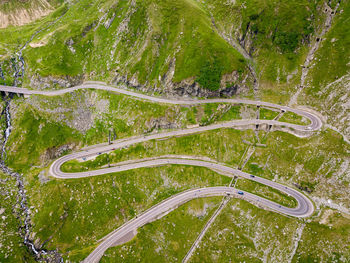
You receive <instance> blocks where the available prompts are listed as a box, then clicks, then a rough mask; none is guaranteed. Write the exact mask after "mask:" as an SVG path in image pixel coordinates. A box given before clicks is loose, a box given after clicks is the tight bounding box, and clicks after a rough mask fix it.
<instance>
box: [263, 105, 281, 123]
mask: <svg viewBox="0 0 350 263" xmlns="http://www.w3.org/2000/svg"><path fill="white" fill-rule="evenodd" d="M278 114H279V112H278V111H273V110H269V109H266V108H260V119H262V120H273V119H274V118H276V117H277V116H278Z"/></svg>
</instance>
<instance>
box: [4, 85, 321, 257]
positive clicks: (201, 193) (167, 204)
mask: <svg viewBox="0 0 350 263" xmlns="http://www.w3.org/2000/svg"><path fill="white" fill-rule="evenodd" d="M79 89H98V90H107V91H112V92H117V93H121V94H125V95H128V96H132V97H136V98H138V99H143V100H148V101H151V102H155V103H166V104H176V105H197V104H205V103H242V104H250V105H257V106H265V107H272V108H277V109H280V110H281V111H290V112H293V113H295V114H298V115H301V116H303V117H305V118H307V119H309V120H310V122H311V123H310V124H309V125H306V126H302V125H296V124H290V123H284V122H279V121H275V120H260V119H254V120H234V121H229V122H224V123H218V124H212V125H208V126H202V127H195V128H191V129H182V130H175V131H169V132H162V133H156V134H151V135H144V136H135V137H131V138H128V139H121V140H117V141H114V142H112V144H110V145H107V144H101V145H97V146H92V147H90V148H89V149H85V150H82V151H80V152H76V153H72V154H69V155H66V156H63V157H61V158H59V159H57V160H55V161H54V162H53V164H52V165H51V166H50V170H49V173H50V175H51V176H53V177H56V178H60V179H74V178H83V177H90V176H97V175H102V174H107V173H114V172H121V171H126V170H131V169H138V168H142V167H154V166H159V165H170V164H175V165H191V166H199V167H206V168H209V169H212V170H214V171H217V172H219V173H222V174H224V175H226V176H230V177H233V176H240V177H242V178H246V179H249V180H253V181H256V182H258V183H261V184H264V185H267V186H270V187H272V188H274V189H277V190H279V191H281V192H284V193H286V194H288V195H290V196H292V197H293V198H295V199H296V201H297V206H296V207H295V208H289V207H285V206H281V205H279V204H277V203H275V202H273V201H270V200H267V199H265V198H262V197H259V196H256V195H254V194H251V193H248V192H244V195H239V194H238V189H235V188H232V187H224V186H219V187H207V188H202V189H191V190H188V191H185V192H182V193H179V194H177V195H174V196H172V197H170V198H168V199H166V200H164V201H162V202H160V203H159V204H157V205H155V206H153V207H152V208H150V209H148V210H147V211H145V212H144V213H142V214H141V215H139V216H138V217H136V218H134V219H132V220H130V221H128V222H127V223H125V224H124V225H122V226H121V227H119V228H118V229H116V230H115V231H113V232H112V233H110V234H109V235H107V236H106V237H105V238H103V241H102V242H101V243H100V244H99V246H98V247H97V248H96V249H95V250H94V251H93V252H92V253H91V254H90V255H89V256H88V257H87V258H86V259H85V260H84V262H89V263H90V262H98V261H99V260H100V259H101V257H102V256H103V254H104V252H105V251H106V250H107V249H108V248H109V247H111V246H113V244H115V243H116V241H118V240H120V239H121V238H123V237H124V236H125V235H127V234H128V233H130V232H132V231H135V230H137V229H138V228H139V227H141V226H143V225H145V224H147V223H149V222H151V221H154V220H156V219H158V218H160V217H161V216H163V215H164V214H166V213H168V212H169V211H171V210H173V209H175V208H176V207H178V206H179V205H181V204H184V203H186V202H188V201H190V200H192V199H195V198H199V197H207V196H222V195H232V196H235V197H240V198H243V199H245V200H248V201H251V202H253V203H257V204H259V205H262V206H264V207H268V208H269V209H271V210H273V211H276V212H279V213H283V214H286V215H289V216H294V217H308V216H310V215H312V213H313V212H314V206H313V204H312V202H311V201H310V200H309V199H308V198H307V197H306V196H305V195H303V194H302V193H300V192H298V191H296V190H294V189H292V188H290V187H287V186H284V185H281V184H279V183H276V182H273V181H269V180H267V179H264V178H261V177H258V176H252V175H250V174H247V173H245V172H242V171H240V170H237V169H234V168H232V167H228V166H225V165H222V164H219V163H215V162H209V161H204V160H199V159H195V158H191V157H189V158H183V157H172V158H154V159H145V160H138V161H134V162H131V163H127V164H125V163H124V164H119V165H118V164H117V165H116V166H113V167H110V168H104V169H99V170H94V171H87V172H78V173H65V172H62V171H61V166H62V165H63V164H64V163H65V162H67V161H70V160H73V159H78V158H86V157H91V156H97V155H99V154H101V153H106V152H110V151H113V150H115V149H120V148H123V147H128V146H130V145H133V144H137V143H142V142H146V141H149V140H154V139H162V138H168V137H174V136H183V135H188V134H193V133H198V132H204V131H209V130H215V129H221V128H233V127H239V126H247V125H248V126H250V125H260V124H267V125H276V126H278V125H279V126H285V127H288V128H291V129H293V130H297V131H301V132H313V131H317V130H319V129H320V128H321V127H322V122H321V120H320V118H319V117H318V116H317V115H315V114H313V113H310V112H308V111H305V110H300V109H294V108H290V107H287V106H280V105H277V104H273V103H268V102H261V101H252V100H243V99H206V100H196V99H186V100H185V99H182V100H171V99H166V98H160V97H151V96H148V95H144V94H141V93H136V92H132V91H129V90H125V89H120V88H116V87H111V86H107V85H103V84H97V83H89V84H88V83H87V84H83V85H80V86H76V87H72V88H67V89H63V90H55V91H36V90H29V89H23V88H18V87H9V86H1V85H0V91H4V92H12V93H19V94H24V95H44V96H57V95H62V94H65V93H69V92H73V91H75V90H79Z"/></svg>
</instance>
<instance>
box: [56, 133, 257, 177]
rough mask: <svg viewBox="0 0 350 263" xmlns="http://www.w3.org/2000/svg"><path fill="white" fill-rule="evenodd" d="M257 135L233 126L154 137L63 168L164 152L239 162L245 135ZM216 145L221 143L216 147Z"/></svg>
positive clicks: (81, 168)
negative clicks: (160, 138) (175, 136)
mask: <svg viewBox="0 0 350 263" xmlns="http://www.w3.org/2000/svg"><path fill="white" fill-rule="evenodd" d="M250 137H253V134H252V132H250V131H248V132H241V131H237V130H232V129H222V130H217V131H214V132H213V131H209V132H204V133H201V134H195V135H188V136H183V137H178V138H170V139H166V140H160V141H157V140H152V141H149V142H146V143H142V144H138V145H133V146H130V147H129V148H127V149H118V150H116V151H114V152H113V153H111V154H108V155H107V154H102V155H100V156H98V157H96V159H94V160H89V161H85V162H78V161H75V160H72V161H69V162H66V163H65V164H64V165H63V166H62V170H63V171H67V172H68V171H70V172H78V171H86V170H89V169H91V170H93V169H97V168H100V167H102V166H104V165H107V164H108V162H110V163H111V164H113V163H117V162H122V161H127V160H131V159H142V158H147V157H155V156H162V155H169V154H173V155H189V156H205V157H209V158H212V159H214V160H218V161H220V162H225V163H228V164H230V165H233V166H236V165H238V164H239V161H240V158H241V156H242V154H243V152H244V150H245V147H246V145H245V144H244V143H243V142H242V141H241V138H247V139H248V138H250ZM229 140H230V141H231V140H232V141H231V142H228V141H229ZM212 145H216V146H219V145H220V147H212Z"/></svg>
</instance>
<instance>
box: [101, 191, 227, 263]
mask: <svg viewBox="0 0 350 263" xmlns="http://www.w3.org/2000/svg"><path fill="white" fill-rule="evenodd" d="M221 200H222V198H221V197H213V198H203V199H202V198H201V199H196V200H193V201H190V202H188V203H186V204H185V205H182V206H180V207H179V208H178V209H176V210H175V211H173V212H171V213H170V214H168V215H166V216H165V217H164V218H162V219H160V220H157V221H155V222H152V223H150V224H147V225H146V226H144V227H142V228H141V229H139V231H138V234H137V236H136V237H135V238H134V239H133V240H132V241H130V242H128V243H126V244H124V245H121V246H118V247H114V248H110V249H108V250H107V251H106V253H105V255H104V257H103V258H102V260H101V262H137V261H146V262H151V261H154V262H179V261H181V260H182V258H183V257H184V256H185V255H186V253H187V251H188V250H189V249H190V247H191V245H192V243H193V242H194V240H195V239H196V237H197V235H198V234H199V232H200V231H201V229H202V228H203V227H204V225H205V223H206V222H207V221H208V220H209V218H210V216H211V215H212V213H213V212H214V211H215V209H216V208H217V206H218V205H219V203H220V202H221ZM188 226H191V227H188Z"/></svg>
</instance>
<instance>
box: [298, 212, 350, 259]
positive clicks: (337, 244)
mask: <svg viewBox="0 0 350 263" xmlns="http://www.w3.org/2000/svg"><path fill="white" fill-rule="evenodd" d="M325 211H327V212H330V215H329V216H328V218H327V219H326V221H327V222H326V223H324V222H312V223H309V224H306V226H305V228H304V231H303V234H302V236H301V241H300V242H299V246H298V249H297V251H296V253H295V255H294V257H293V260H292V262H293V263H297V262H298V263H299V262H315V261H320V262H348V261H349V260H350V252H349V251H350V247H349V244H350V238H349V236H350V233H349V229H350V218H349V216H347V215H345V214H341V213H339V212H337V211H332V210H325Z"/></svg>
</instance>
